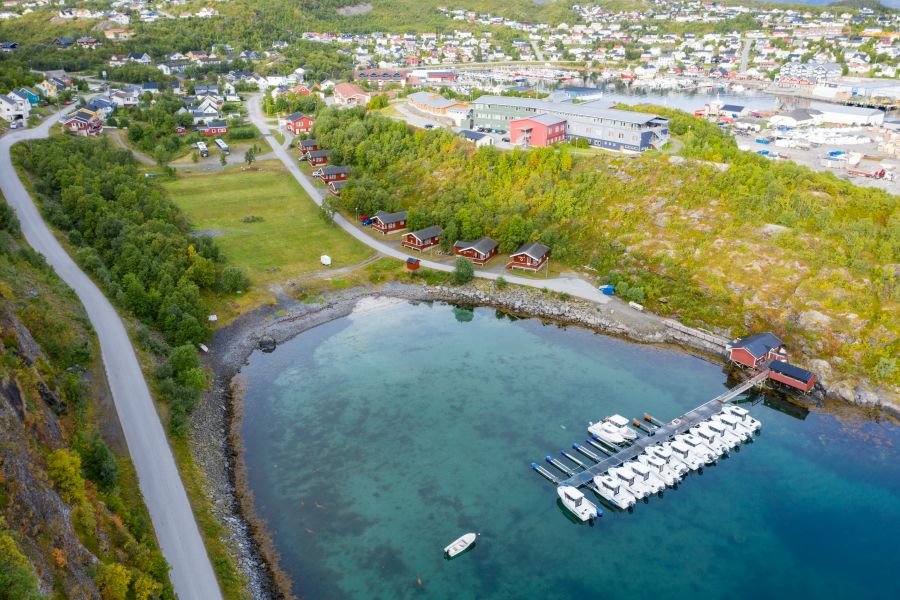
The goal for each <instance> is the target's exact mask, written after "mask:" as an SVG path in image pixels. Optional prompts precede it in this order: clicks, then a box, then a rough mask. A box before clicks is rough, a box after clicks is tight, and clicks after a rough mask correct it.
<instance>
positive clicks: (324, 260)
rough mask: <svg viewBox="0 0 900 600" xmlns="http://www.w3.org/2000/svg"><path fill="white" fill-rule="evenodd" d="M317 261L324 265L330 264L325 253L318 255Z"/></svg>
mask: <svg viewBox="0 0 900 600" xmlns="http://www.w3.org/2000/svg"><path fill="white" fill-rule="evenodd" d="M319 261H320V262H321V263H322V264H323V265H325V266H326V267H330V266H331V257H330V256H328V255H327V254H323V255H322V256H321V257H319Z"/></svg>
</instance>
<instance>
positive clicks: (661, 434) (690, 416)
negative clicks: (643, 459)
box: [558, 369, 769, 488]
mask: <svg viewBox="0 0 900 600" xmlns="http://www.w3.org/2000/svg"><path fill="white" fill-rule="evenodd" d="M768 376H769V370H768V369H763V370H762V371H760V372H758V373H756V374H755V375H753V377H751V378H750V379H747V380H746V381H744V382H743V383H741V384H740V385H737V386H735V387H733V388H731V389H730V390H728V391H727V392H724V393H722V394H719V395H718V396H716V397H715V398H713V399H712V400H710V401H709V402H706V403H704V404H701V405H700V406H698V407H697V408H695V409H693V410H690V411H688V412H686V413H684V414H683V415H681V416H680V417H677V418H675V419H672V420H671V421H669V422H668V423H666V424H664V425H663V426H661V427H659V428H658V429H656V430H655V431H654V432H653V433H652V434H650V435H645V436H641V437H639V438H638V439H636V440H635V441H634V442H633V443H632V444H631V445H630V446H628V447H627V448H623V449H622V450H621V451H619V452H616V453H615V454H613V455H611V456H609V457H607V458H605V459H603V460H601V461H600V462H598V463H597V464H595V465H591V466H590V467H588V468H587V469H585V470H584V471H581V472H580V473H576V474H575V475H572V476H571V477H569V478H568V479H564V480H561V481H559V482H558V484H559V485H570V486H572V487H576V488H577V487H581V486H583V485H587V484H589V483H591V482H592V481H593V479H594V476H595V475H603V474H604V473H606V471H608V470H609V469H611V468H612V467H617V466H619V465H620V464H622V463H624V462H626V461H628V460H631V459H632V458H635V457H636V456H639V455H640V454H642V453H643V452H644V450H646V449H647V448H649V447H650V446H653V445H655V444H659V443H662V442H665V441H667V440H670V439H672V437H674V436H676V435H678V434H680V433H684V432H685V431H687V430H688V429H690V428H691V427H693V426H694V425H696V424H697V423H699V422H701V421H705V420H706V419H708V418H709V417H711V416H713V415H714V414H716V413H718V412H719V411H721V410H722V405H723V404H724V403H726V402H728V401H729V400H732V399H733V398H736V397H737V396H739V395H741V394H743V393H744V392H746V391H747V390H749V389H750V388H752V387H753V386H756V385H760V384H762V383H763V382H765V381H766V379H767V378H768Z"/></svg>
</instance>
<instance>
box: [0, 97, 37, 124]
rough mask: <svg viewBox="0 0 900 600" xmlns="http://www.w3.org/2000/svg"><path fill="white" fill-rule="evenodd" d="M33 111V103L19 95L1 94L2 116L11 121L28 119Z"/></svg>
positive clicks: (0, 114) (0, 116) (0, 110)
mask: <svg viewBox="0 0 900 600" xmlns="http://www.w3.org/2000/svg"><path fill="white" fill-rule="evenodd" d="M30 113H31V103H30V102H28V100H27V99H25V100H23V99H22V98H20V97H18V96H12V95H10V96H4V95H2V94H0V118H3V119H4V120H6V121H9V122H10V123H12V122H14V121H27V120H28V115H29V114H30Z"/></svg>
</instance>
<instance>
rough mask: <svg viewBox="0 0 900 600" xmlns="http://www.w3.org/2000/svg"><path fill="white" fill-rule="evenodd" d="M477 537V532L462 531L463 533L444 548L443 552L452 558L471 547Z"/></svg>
mask: <svg viewBox="0 0 900 600" xmlns="http://www.w3.org/2000/svg"><path fill="white" fill-rule="evenodd" d="M477 538H478V534H477V533H464V534H463V535H461V536H460V537H458V538H457V539H456V540H455V541H454V542H453V543H452V544H450V545H449V546H447V547H446V548H444V554H446V555H447V556H448V557H450V558H453V557H454V556H456V555H458V554H462V553H463V552H465V551H466V550H468V549H469V548H471V547H472V544H474V543H475V540H476V539H477Z"/></svg>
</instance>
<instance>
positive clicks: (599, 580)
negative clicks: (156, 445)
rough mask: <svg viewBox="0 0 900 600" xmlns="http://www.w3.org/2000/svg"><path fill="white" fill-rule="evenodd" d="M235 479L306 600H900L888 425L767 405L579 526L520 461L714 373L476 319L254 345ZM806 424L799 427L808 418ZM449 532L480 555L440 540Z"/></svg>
mask: <svg viewBox="0 0 900 600" xmlns="http://www.w3.org/2000/svg"><path fill="white" fill-rule="evenodd" d="M243 373H244V375H245V378H246V382H247V392H246V396H245V403H246V407H245V420H244V423H243V428H242V432H243V436H244V442H245V447H246V461H247V465H248V467H249V475H250V484H251V487H252V488H253V491H254V493H255V495H256V506H257V509H258V512H259V514H260V516H262V517H263V518H264V519H266V520H267V521H268V523H269V526H270V529H271V531H272V533H273V535H274V538H275V541H276V544H277V546H278V548H279V550H280V552H281V554H282V559H283V566H284V567H285V569H286V570H287V571H288V573H289V574H290V575H291V576H292V577H293V579H294V582H295V588H296V591H298V592H299V593H300V594H301V595H302V596H303V597H306V598H328V599H339V598H418V597H422V598H450V597H457V598H541V599H545V598H546V599H550V598H573V597H576V596H577V597H584V598H600V597H603V598H624V597H638V598H640V597H645V596H650V595H651V594H658V595H660V596H661V597H664V598H694V597H708V598H726V597H727V598H753V599H758V598H766V597H778V598H783V597H802V598H806V597H817V598H846V597H848V596H851V595H853V594H863V593H865V594H867V595H869V594H871V595H877V596H881V597H898V595H900V584H898V583H897V579H896V578H895V576H894V574H893V573H894V570H895V567H896V565H897V564H898V552H897V539H898V534H900V460H898V458H900V452H898V447H900V431H898V428H897V427H895V426H892V425H888V424H881V423H873V422H854V423H848V424H843V423H841V422H839V421H838V420H836V419H835V418H833V417H832V416H829V415H826V414H816V413H810V414H808V415H804V411H801V410H794V411H793V413H794V414H793V416H792V415H789V414H786V413H785V412H782V411H779V410H773V409H772V408H770V407H767V406H766V405H765V404H762V403H761V404H757V405H755V406H754V407H753V408H752V409H751V411H752V412H753V414H754V415H755V416H756V417H757V418H759V419H760V420H761V421H762V422H763V432H762V435H761V436H759V437H758V438H757V439H756V441H755V442H754V443H752V444H748V445H745V446H743V447H742V448H741V449H740V450H739V451H738V452H734V453H732V455H731V456H730V457H728V458H727V459H725V460H722V461H720V462H719V464H718V465H716V466H714V467H710V468H707V469H705V470H704V472H703V474H702V475H697V474H693V475H691V476H689V477H688V478H687V479H685V480H684V481H683V482H682V483H681V485H680V486H679V487H678V488H677V489H674V490H667V491H666V492H665V495H664V496H663V497H662V498H653V499H651V500H650V501H649V503H648V504H643V503H640V504H638V506H637V507H636V508H635V509H634V512H633V513H627V512H614V511H612V510H604V513H605V514H604V516H603V518H602V519H600V520H599V521H598V522H597V523H596V524H595V525H594V526H593V527H591V526H587V525H575V524H573V523H571V522H570V520H569V519H568V518H567V517H566V516H565V515H564V514H563V511H562V509H561V508H559V507H558V506H557V502H556V498H557V497H556V492H555V490H554V489H553V486H552V485H551V484H550V483H548V482H546V481H545V480H543V479H542V478H540V477H539V476H538V475H536V474H535V473H534V472H532V471H531V470H530V469H529V463H530V462H531V461H537V462H543V461H542V459H543V456H544V455H546V454H556V453H557V452H558V451H559V450H563V449H568V448H569V447H570V446H571V443H572V442H581V441H583V440H584V437H585V426H586V424H587V421H588V420H597V419H598V418H600V417H602V416H605V415H607V414H611V413H615V412H619V413H622V414H624V415H626V416H639V415H641V414H642V413H643V412H644V411H649V412H651V413H653V414H654V415H655V416H657V417H659V418H662V419H666V420H667V419H670V418H672V417H675V416H677V415H678V414H681V413H682V412H684V410H685V409H688V408H691V407H693V406H695V405H697V404H700V403H701V402H703V401H705V400H707V399H709V398H711V397H713V396H715V395H716V394H718V393H720V392H721V391H722V390H723V389H725V387H726V382H725V376H724V375H723V372H722V369H721V367H720V366H719V365H715V364H711V363H709V362H706V361H704V360H701V359H698V358H696V357H693V356H690V355H687V354H684V353H681V352H678V351H675V350H671V349H660V348H654V347H648V346H641V345H637V344H632V343H629V342H626V341H623V340H619V339H615V338H610V337H605V336H601V335H596V334H593V333H591V332H588V331H585V330H582V329H578V328H568V329H564V328H560V327H557V326H555V325H544V324H542V323H541V322H539V321H536V320H511V319H509V318H506V317H503V316H502V315H498V314H497V313H495V312H494V311H493V310H489V309H476V310H474V311H468V310H463V309H457V308H452V307H448V306H445V305H433V306H432V305H428V304H420V305H416V306H413V305H410V304H405V303H403V304H394V305H390V306H384V307H380V308H376V309H372V310H369V311H365V312H360V313H356V314H354V315H351V316H350V317H347V318H344V319H340V320H337V321H334V322H331V323H328V324H326V325H323V326H320V327H317V328H315V329H312V330H310V331H307V332H305V333H303V334H301V335H300V336H298V337H296V338H295V339H293V340H292V341H290V342H288V343H285V344H283V345H282V346H281V347H279V348H278V350H277V351H275V352H274V353H272V354H261V353H256V354H254V355H253V356H252V357H251V358H250V361H249V364H248V365H247V366H246V367H245V368H244V370H243ZM804 416H805V418H803V419H801V418H797V417H804ZM466 531H477V532H480V533H481V537H480V538H479V541H478V544H477V547H475V548H474V549H473V550H472V551H471V552H469V553H467V554H465V555H463V556H461V557H458V558H457V559H455V560H453V561H447V560H444V559H443V557H442V548H443V547H444V546H445V545H447V544H449V543H450V542H451V541H452V540H454V539H455V538H456V537H457V536H459V535H461V534H462V533H464V532H466Z"/></svg>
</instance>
